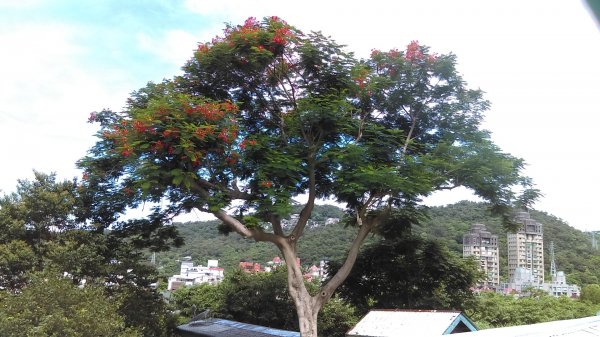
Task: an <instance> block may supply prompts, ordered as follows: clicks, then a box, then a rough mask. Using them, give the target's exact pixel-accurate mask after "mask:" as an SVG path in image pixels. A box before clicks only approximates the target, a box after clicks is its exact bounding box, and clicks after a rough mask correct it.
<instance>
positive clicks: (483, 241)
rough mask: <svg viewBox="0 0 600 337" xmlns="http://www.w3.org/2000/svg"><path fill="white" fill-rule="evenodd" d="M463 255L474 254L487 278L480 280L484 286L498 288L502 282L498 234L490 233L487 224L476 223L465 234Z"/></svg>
mask: <svg viewBox="0 0 600 337" xmlns="http://www.w3.org/2000/svg"><path fill="white" fill-rule="evenodd" d="M463 256H464V257H468V256H474V257H475V258H476V259H477V260H479V264H480V269H481V270H482V271H483V272H484V273H485V275H486V279H485V280H482V282H480V286H481V287H483V288H488V289H492V288H494V289H495V288H496V287H498V285H499V284H500V263H499V262H500V256H499V250H498V236H497V235H493V234H492V233H490V232H489V231H488V230H487V229H486V228H485V225H482V224H474V225H472V226H471V229H470V230H469V233H467V234H465V235H463Z"/></svg>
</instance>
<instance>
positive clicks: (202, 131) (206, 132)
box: [194, 126, 215, 141]
mask: <svg viewBox="0 0 600 337" xmlns="http://www.w3.org/2000/svg"><path fill="white" fill-rule="evenodd" d="M214 133H215V131H214V129H213V127H212V126H209V127H202V128H196V130H195V131H194V136H196V138H198V140H201V141H202V140H204V139H206V137H207V136H213V135H214Z"/></svg>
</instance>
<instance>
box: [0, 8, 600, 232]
mask: <svg viewBox="0 0 600 337" xmlns="http://www.w3.org/2000/svg"><path fill="white" fill-rule="evenodd" d="M271 15H277V16H280V17H282V18H283V19H285V20H286V21H288V22H289V23H290V24H292V25H295V26H296V27H298V28H300V29H302V30H304V31H309V30H320V31H322V32H324V33H325V34H326V35H330V36H332V37H333V38H334V39H336V40H337V41H338V42H340V43H343V44H345V45H347V46H348V49H349V50H351V51H354V52H355V53H356V54H357V55H358V56H360V57H366V56H367V55H368V54H369V53H370V50H371V49H373V48H377V49H384V50H385V49H390V48H394V47H397V48H400V49H403V48H404V47H405V46H406V45H407V44H408V43H409V42H410V41H411V40H418V41H419V42H420V43H422V44H425V45H429V46H431V48H432V51H434V52H438V53H447V52H453V53H455V54H456V55H457V56H458V62H459V70H460V71H461V72H462V74H463V76H464V78H465V80H466V81H467V82H468V83H469V85H470V86H471V87H473V88H477V87H478V88H481V89H483V90H484V91H485V92H486V93H487V94H486V98H488V99H489V100H490V101H491V102H492V108H491V110H490V111H489V112H488V114H487V117H486V122H485V125H484V126H485V128H487V129H489V130H490V131H492V138H493V140H494V141H495V142H496V143H497V144H498V145H499V146H500V147H501V148H502V149H503V150H505V151H506V152H509V153H512V154H513V155H516V156H519V157H522V158H524V159H525V160H526V161H527V163H528V164H529V165H528V167H527V171H526V173H527V174H528V175H529V176H531V177H533V178H534V180H535V182H536V184H537V187H538V188H540V189H541V190H542V192H543V193H544V195H545V197H544V198H543V199H542V200H540V201H539V202H538V203H537V205H536V208H537V209H539V210H542V211H546V212H548V213H551V214H553V215H555V216H557V217H559V218H562V219H563V220H565V221H567V222H568V223H569V224H570V225H572V226H574V227H576V228H579V229H582V230H592V229H593V230H600V220H599V217H598V216H597V212H596V210H595V207H597V205H598V202H599V201H600V200H599V199H600V198H598V196H597V195H598V192H599V191H600V174H599V173H598V172H600V169H599V168H598V167H600V149H599V145H600V141H599V140H598V138H597V137H598V133H597V132H598V130H599V127H598V125H599V124H598V115H599V114H600V105H599V103H598V101H599V98H600V84H599V79H600V61H598V60H600V29H599V28H600V25H599V24H598V23H597V21H596V20H594V19H593V17H592V15H591V14H590V12H589V11H588V9H587V7H586V5H585V3H583V2H579V1H572V0H530V1H520V0H518V1H515V0H505V1H480V0H473V1H467V0H454V1H445V0H421V1H394V2H391V1H380V0H369V1H360V2H359V1H322V0H320V1H313V0H305V1H303V2H302V5H300V3H299V2H285V1H271V0H269V1H261V0H255V1H247V0H245V1H241V0H240V1H230V0H227V1H224V0H218V1H216V0H215V1H207V0H187V1H186V0H126V1H124V0H103V1H97V0H77V1H74V0H0V144H1V145H0V155H1V157H0V158H2V159H1V161H2V165H1V168H0V170H1V171H0V172H1V174H0V190H2V191H3V192H4V193H6V192H11V191H14V188H15V185H16V183H17V179H30V178H32V176H33V174H32V170H33V169H36V170H39V171H44V172H56V173H57V174H58V176H59V177H61V178H72V177H74V176H79V175H80V172H78V171H77V170H76V168H75V161H76V160H77V159H79V158H81V157H82V156H83V155H84V154H85V152H86V150H87V149H88V148H89V147H90V146H91V145H92V144H93V143H94V137H93V134H94V132H95V129H94V126H93V125H89V124H87V123H86V121H87V118H88V116H89V114H90V112H92V111H95V110H101V109H103V108H111V109H116V110H118V109H120V108H121V107H122V106H123V105H124V102H125V100H126V98H127V96H128V94H129V93H130V92H132V91H133V90H136V89H138V88H140V87H142V86H144V85H145V84H146V83H147V82H148V81H155V82H156V81H160V80H162V79H163V78H170V77H172V76H173V75H176V74H179V73H180V67H181V66H182V65H183V63H184V62H185V60H186V59H188V58H189V57H191V55H192V51H193V50H194V48H195V46H196V43H197V42H201V41H208V40H210V39H211V38H212V37H213V36H215V35H219V34H220V33H221V30H222V29H223V27H224V24H223V23H224V22H229V23H233V24H237V23H242V22H243V21H244V19H245V18H247V17H249V16H255V17H258V18H261V17H263V16H271ZM463 197H465V194H463V193H453V194H450V195H438V196H435V197H434V198H432V199H431V200H430V201H429V202H430V203H431V204H444V203H448V202H454V201H458V200H460V199H462V198H463Z"/></svg>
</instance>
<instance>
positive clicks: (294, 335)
mask: <svg viewBox="0 0 600 337" xmlns="http://www.w3.org/2000/svg"><path fill="white" fill-rule="evenodd" d="M177 329H178V330H179V331H181V332H183V333H184V336H201V337H234V336H238V337H273V336H278V337H300V333H298V332H295V331H286V330H279V329H273V328H269V327H264V326H260V325H254V324H247V323H240V322H235V321H230V320H226V319H219V318H210V319H206V320H199V321H193V322H190V323H188V324H184V325H180V326H178V327H177Z"/></svg>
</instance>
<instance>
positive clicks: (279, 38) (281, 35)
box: [273, 26, 293, 46]
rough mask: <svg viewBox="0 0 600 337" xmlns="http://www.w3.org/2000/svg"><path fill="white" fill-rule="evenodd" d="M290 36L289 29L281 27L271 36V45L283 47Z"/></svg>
mask: <svg viewBox="0 0 600 337" xmlns="http://www.w3.org/2000/svg"><path fill="white" fill-rule="evenodd" d="M292 36H293V34H292V31H291V30H290V28H289V27H287V26H283V27H281V28H277V29H275V33H274V34H273V43H274V44H276V45H280V46H285V45H286V44H287V41H288V39H289V38H290V37H292Z"/></svg>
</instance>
